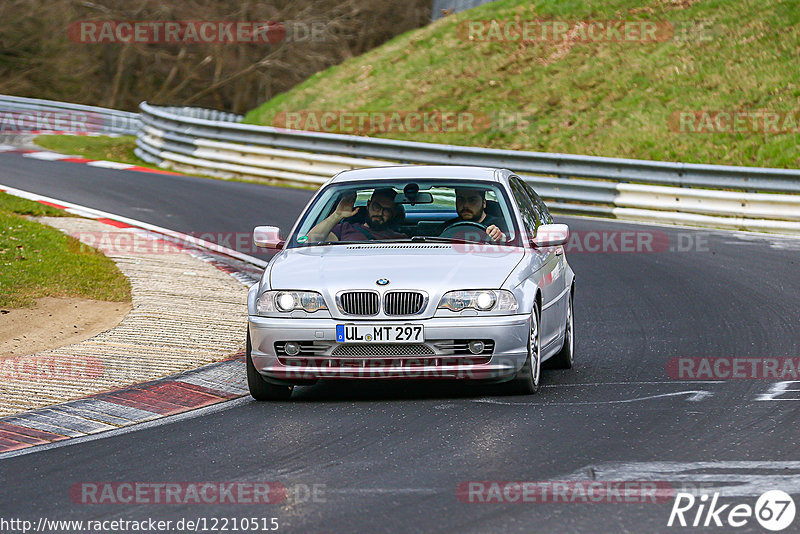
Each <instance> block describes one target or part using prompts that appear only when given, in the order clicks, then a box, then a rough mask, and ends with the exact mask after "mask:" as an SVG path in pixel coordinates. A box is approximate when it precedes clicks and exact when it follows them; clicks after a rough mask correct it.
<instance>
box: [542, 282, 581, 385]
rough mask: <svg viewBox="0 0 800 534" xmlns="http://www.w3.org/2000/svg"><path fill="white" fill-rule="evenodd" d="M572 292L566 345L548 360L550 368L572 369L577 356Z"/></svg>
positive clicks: (568, 310) (569, 302)
mask: <svg viewBox="0 0 800 534" xmlns="http://www.w3.org/2000/svg"><path fill="white" fill-rule="evenodd" d="M572 300H573V297H572V293H570V296H569V301H568V304H567V327H566V333H565V335H564V346H563V347H561V350H560V351H558V354H556V355H555V356H553V357H552V358H550V359H549V360H547V364H546V365H547V368H548V369H572V363H573V361H574V357H575V312H574V306H573V305H572Z"/></svg>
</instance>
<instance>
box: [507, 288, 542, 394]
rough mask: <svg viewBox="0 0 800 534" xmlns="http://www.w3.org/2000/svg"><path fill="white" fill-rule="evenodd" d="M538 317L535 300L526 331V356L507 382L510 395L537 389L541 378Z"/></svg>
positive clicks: (528, 392)
mask: <svg viewBox="0 0 800 534" xmlns="http://www.w3.org/2000/svg"><path fill="white" fill-rule="evenodd" d="M540 318H541V314H540V312H539V303H538V302H537V303H535V304H534V305H533V312H532V313H531V323H530V329H529V331H528V357H527V358H526V359H525V364H524V365H523V366H522V369H520V370H519V372H517V376H515V377H514V378H513V379H512V380H511V382H510V383H509V384H508V392H509V393H510V394H512V395H530V394H531V393H536V392H537V391H539V382H540V381H541V378H542V344H541V334H542V333H541V330H540V328H539V325H540V321H539V319H540Z"/></svg>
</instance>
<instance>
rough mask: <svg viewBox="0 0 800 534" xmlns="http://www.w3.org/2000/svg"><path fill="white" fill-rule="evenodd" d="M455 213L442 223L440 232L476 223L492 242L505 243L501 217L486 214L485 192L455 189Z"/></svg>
mask: <svg viewBox="0 0 800 534" xmlns="http://www.w3.org/2000/svg"><path fill="white" fill-rule="evenodd" d="M456 212H457V213H458V217H454V218H452V219H450V220H448V221H445V222H444V223H442V226H441V227H440V232H439V233H442V232H444V231H445V230H446V229H447V228H448V227H449V226H452V225H454V224H457V223H460V222H474V223H478V224H480V225H481V226H483V227H484V228H485V229H486V234H487V235H488V236H489V238H490V239H491V240H492V241H505V240H506V232H505V231H504V230H505V229H506V224H505V221H504V220H503V218H502V217H497V216H494V215H489V214H488V213H486V190H485V189H478V188H472V187H470V188H456Z"/></svg>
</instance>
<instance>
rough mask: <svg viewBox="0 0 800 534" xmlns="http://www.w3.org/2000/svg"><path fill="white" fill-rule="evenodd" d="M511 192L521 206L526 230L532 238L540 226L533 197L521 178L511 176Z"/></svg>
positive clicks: (520, 209)
mask: <svg viewBox="0 0 800 534" xmlns="http://www.w3.org/2000/svg"><path fill="white" fill-rule="evenodd" d="M511 193H512V194H513V195H514V199H515V200H516V201H517V206H519V211H520V213H521V214H522V221H523V222H524V223H525V230H526V231H527V233H528V236H529V237H531V238H532V237H533V236H535V235H536V228H538V227H539V220H538V218H537V217H536V209H535V208H534V206H533V202H531V198H530V196H529V195H528V193H527V191H525V187H524V186H523V185H522V182H521V181H520V180H519V178H516V177H512V178H511Z"/></svg>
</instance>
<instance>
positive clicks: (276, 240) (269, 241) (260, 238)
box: [253, 226, 284, 249]
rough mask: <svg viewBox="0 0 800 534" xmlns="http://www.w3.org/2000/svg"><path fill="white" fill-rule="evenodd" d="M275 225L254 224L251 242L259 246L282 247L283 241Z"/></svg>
mask: <svg viewBox="0 0 800 534" xmlns="http://www.w3.org/2000/svg"><path fill="white" fill-rule="evenodd" d="M280 232H281V230H280V228H278V227H277V226H256V227H255V229H254V230H253V243H254V244H255V246H257V247H260V248H272V249H278V248H283V245H284V241H283V240H282V239H281V236H280Z"/></svg>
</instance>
